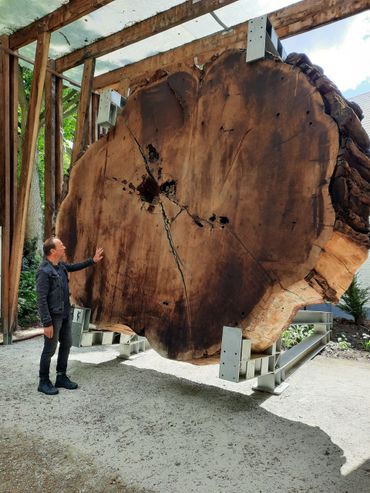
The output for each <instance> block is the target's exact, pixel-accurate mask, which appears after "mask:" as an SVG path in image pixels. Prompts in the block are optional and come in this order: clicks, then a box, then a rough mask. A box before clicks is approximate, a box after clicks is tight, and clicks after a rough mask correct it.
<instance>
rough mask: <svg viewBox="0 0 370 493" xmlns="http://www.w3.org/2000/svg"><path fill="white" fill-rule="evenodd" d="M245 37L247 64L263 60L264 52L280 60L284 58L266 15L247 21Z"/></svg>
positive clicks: (283, 52)
mask: <svg viewBox="0 0 370 493" xmlns="http://www.w3.org/2000/svg"><path fill="white" fill-rule="evenodd" d="M247 36H248V38H247V40H248V42H247V57H246V61H247V63H249V62H254V61H256V60H260V59H261V58H265V56H266V52H269V53H272V54H273V55H275V56H277V57H279V58H281V59H282V60H284V59H285V58H286V53H285V51H284V48H283V45H282V44H281V41H280V40H279V38H278V35H277V34H276V31H275V29H274V28H273V27H272V24H271V22H270V20H269V18H268V17H267V15H262V16H260V17H255V18H254V19H251V20H250V21H248V34H247Z"/></svg>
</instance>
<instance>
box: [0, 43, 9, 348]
mask: <svg viewBox="0 0 370 493" xmlns="http://www.w3.org/2000/svg"><path fill="white" fill-rule="evenodd" d="M8 43H9V38H8V36H1V37H0V45H1V47H5V48H6V47H8ZM9 99H10V91H9V55H8V54H7V53H6V52H5V51H3V50H0V187H1V191H0V198H1V202H0V224H1V226H2V231H1V316H2V317H1V318H2V331H3V333H4V341H5V340H6V341H8V338H7V336H8V334H9V332H10V330H9V329H10V323H9V282H10V271H9V252H10V225H11V221H10V191H11V188H10V185H11V178H10V175H11V174H10V166H11V164H10V121H9V110H10V108H9Z"/></svg>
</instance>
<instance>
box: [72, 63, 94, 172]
mask: <svg viewBox="0 0 370 493" xmlns="http://www.w3.org/2000/svg"><path fill="white" fill-rule="evenodd" d="M94 70H95V58H90V59H89V60H86V62H85V64H84V71H83V76H82V85H81V94H80V102H79V106H78V115H77V125H76V134H75V140H74V143H73V150H72V157H71V166H73V164H74V163H75V161H77V159H78V158H79V157H80V156H81V155H82V154H83V152H84V151H85V149H86V146H87V140H88V139H87V129H88V123H89V122H88V120H89V107H90V99H91V92H92V85H93V79H94Z"/></svg>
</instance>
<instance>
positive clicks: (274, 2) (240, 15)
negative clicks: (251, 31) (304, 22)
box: [215, 0, 299, 26]
mask: <svg viewBox="0 0 370 493" xmlns="http://www.w3.org/2000/svg"><path fill="white" fill-rule="evenodd" d="M298 1H299V0H255V1H253V0H239V1H238V2H235V3H231V4H230V5H226V7H221V8H220V9H218V10H216V11H215V12H216V14H217V16H218V17H219V18H220V20H221V21H222V22H223V23H224V24H226V25H227V26H235V25H236V24H240V23H241V22H245V21H247V20H249V19H253V18H254V17H258V16H259V15H265V14H268V13H270V12H273V11H275V10H278V9H281V8H283V7H287V6H288V5H292V4H294V3H297V2H298Z"/></svg>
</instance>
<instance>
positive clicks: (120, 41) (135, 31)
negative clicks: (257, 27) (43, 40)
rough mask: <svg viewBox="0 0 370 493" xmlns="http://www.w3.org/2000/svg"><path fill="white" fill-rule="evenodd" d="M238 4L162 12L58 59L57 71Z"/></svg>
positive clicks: (222, 0) (205, 1)
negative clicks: (227, 6)
mask: <svg viewBox="0 0 370 493" xmlns="http://www.w3.org/2000/svg"><path fill="white" fill-rule="evenodd" d="M235 1H236V0H202V1H201V2H197V3H194V2H193V1H192V0H187V1H186V2H184V3H181V4H179V5H175V6H174V7H172V8H170V9H168V10H165V11H164V12H160V13H159V14H156V15H154V16H152V17H149V18H148V19H145V20H143V21H141V22H137V23H136V24H133V25H132V26H129V27H126V28H124V29H122V30H121V31H119V32H116V33H114V34H111V35H110V36H107V37H106V38H103V39H100V40H98V41H96V42H94V43H91V44H90V45H88V46H84V47H83V48H80V49H78V50H75V51H73V52H72V53H68V54H67V55H65V56H63V57H61V58H59V59H57V61H56V70H57V71H58V72H64V71H65V70H68V69H70V68H72V67H75V66H76V65H80V64H81V63H83V62H84V60H86V58H91V57H101V56H103V55H106V54H107V53H110V52H112V51H114V50H118V49H120V48H124V47H125V46H129V45H131V44H133V43H136V42H138V41H141V40H143V39H145V38H148V37H149V36H153V35H154V34H158V33H161V32H163V31H166V30H167V29H170V28H171V27H175V26H178V25H179V24H182V23H183V22H187V21H190V20H192V19H195V18H196V17H199V16H201V15H204V14H207V13H209V12H212V11H213V10H216V9H218V8H220V7H223V6H225V5H229V4H230V3H233V2H235Z"/></svg>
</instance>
